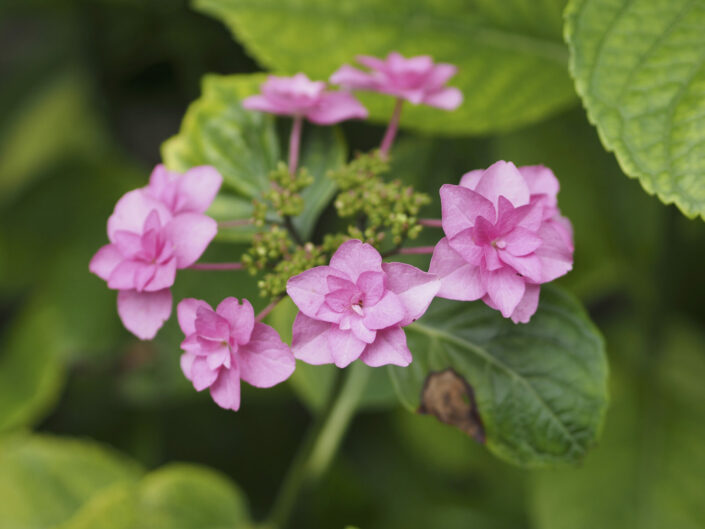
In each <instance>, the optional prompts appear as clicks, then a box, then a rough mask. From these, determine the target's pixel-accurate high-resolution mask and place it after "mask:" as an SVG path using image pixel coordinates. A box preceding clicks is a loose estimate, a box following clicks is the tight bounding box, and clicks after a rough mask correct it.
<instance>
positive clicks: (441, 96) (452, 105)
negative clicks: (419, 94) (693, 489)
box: [423, 87, 463, 110]
mask: <svg viewBox="0 0 705 529" xmlns="http://www.w3.org/2000/svg"><path fill="white" fill-rule="evenodd" d="M462 102H463V93H462V92H461V91H460V90H458V89H457V88H453V87H448V88H444V89H442V90H439V91H438V92H433V93H432V94H429V95H426V96H425V97H424V98H423V103H424V104H426V105H429V106H432V107H436V108H442V109H443V110H455V109H456V108H458V107H459V106H460V104H461V103H462Z"/></svg>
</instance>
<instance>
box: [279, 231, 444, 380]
mask: <svg viewBox="0 0 705 529" xmlns="http://www.w3.org/2000/svg"><path fill="white" fill-rule="evenodd" d="M439 287H440V282H439V281H438V279H437V278H436V277H435V276H434V275H432V274H429V273H426V272H422V271H421V270H419V269H418V268H415V267H413V266H411V265H407V264H404V263H383V262H382V257H381V255H380V254H379V252H378V251H377V250H375V249H374V248H373V247H372V246H370V245H369V244H364V243H362V242H360V241H357V240H350V241H347V242H345V243H343V244H342V245H341V246H340V248H338V250H337V251H336V252H335V254H334V255H333V257H332V258H331V260H330V265H329V266H318V267H315V268H312V269H310V270H307V271H305V272H303V273H301V274H299V275H297V276H294V277H292V278H291V279H289V282H288V283H287V292H288V294H289V296H291V299H292V300H293V301H294V303H295V304H296V305H297V306H298V308H299V311H300V312H299V313H298V315H297V316H296V320H295V321H294V328H293V341H292V349H293V351H294V356H296V358H298V359H300V360H303V361H304V362H308V363H309V364H329V363H334V364H335V365H337V366H338V367H345V366H347V365H348V364H350V363H351V362H353V361H354V360H357V359H358V358H359V359H360V360H362V361H363V362H364V363H365V364H367V365H369V366H374V367H377V366H382V365H386V364H394V365H399V366H406V365H409V363H410V362H411V360H412V358H411V353H410V352H409V349H408V347H407V345H406V336H405V334H404V331H403V330H402V327H404V326H406V325H409V324H410V323H412V322H413V321H414V320H416V319H418V318H419V317H420V316H421V315H422V314H423V313H424V312H426V309H427V308H428V306H429V305H430V304H431V301H432V300H433V298H434V296H435V295H436V293H437V292H438V289H439Z"/></svg>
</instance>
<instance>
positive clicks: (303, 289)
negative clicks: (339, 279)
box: [286, 266, 331, 318]
mask: <svg viewBox="0 0 705 529" xmlns="http://www.w3.org/2000/svg"><path fill="white" fill-rule="evenodd" d="M329 275H331V269H330V267H328V266H316V267H315V268H310V269H309V270H306V271H305V272H301V273H300V274H299V275H296V276H294V277H292V278H290V279H289V281H287V283H286V292H287V294H289V296H290V297H291V300H292V301H293V302H294V304H295V305H296V306H297V307H298V308H299V310H300V311H301V312H303V313H304V314H306V316H309V317H310V318H316V316H317V314H318V311H319V309H320V308H321V306H322V305H323V304H324V303H325V301H326V294H328V291H329V288H328V276H329Z"/></svg>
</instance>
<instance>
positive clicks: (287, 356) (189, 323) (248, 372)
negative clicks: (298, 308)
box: [177, 298, 296, 411]
mask: <svg viewBox="0 0 705 529" xmlns="http://www.w3.org/2000/svg"><path fill="white" fill-rule="evenodd" d="M177 313H178V317H179V325H180V326H181V330H182V331H183V332H184V334H185V335H186V339H185V340H184V341H183V342H181V348H182V349H183V350H184V354H183V355H181V370H182V371H183V372H184V375H186V378H188V379H189V380H190V381H191V382H192V383H193V387H194V388H196V391H202V390H204V389H206V388H210V393H211V397H213V400H214V401H215V403H216V404H217V405H218V406H220V407H221V408H225V409H230V410H235V411H237V410H238V409H239V408H240V379H242V380H244V381H245V382H247V383H248V384H250V385H252V386H255V387H258V388H269V387H271V386H274V385H275V384H279V383H280V382H283V381H284V380H286V379H287V378H289V376H290V375H291V374H292V373H293V372H294V368H295V367H296V361H295V360H294V356H293V355H292V354H291V350H290V349H289V347H288V346H287V345H286V344H285V343H284V342H282V341H281V338H279V335H278V334H277V331H275V330H274V329H272V328H271V327H270V326H269V325H265V324H263V323H259V322H255V313H254V311H253V310H252V305H250V302H249V301H247V300H246V299H243V300H242V304H240V303H238V300H237V299H235V298H225V299H224V300H223V301H221V303H220V305H218V308H216V310H213V309H212V308H211V307H210V305H208V303H206V302H205V301H201V300H198V299H193V298H188V299H184V300H183V301H181V303H179V306H178V307H177Z"/></svg>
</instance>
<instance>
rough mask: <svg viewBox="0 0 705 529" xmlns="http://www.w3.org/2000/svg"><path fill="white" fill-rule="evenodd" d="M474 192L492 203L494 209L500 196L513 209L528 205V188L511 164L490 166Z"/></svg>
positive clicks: (501, 163)
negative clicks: (505, 199)
mask: <svg viewBox="0 0 705 529" xmlns="http://www.w3.org/2000/svg"><path fill="white" fill-rule="evenodd" d="M475 191H476V192H477V193H479V194H481V195H482V196H483V197H485V198H487V199H488V200H489V201H490V202H492V204H493V205H494V207H495V209H497V207H498V204H497V203H498V200H499V197H501V196H503V197H505V198H507V199H508V200H509V201H510V202H511V203H512V205H513V206H514V207H519V206H523V205H524V204H528V203H529V186H528V185H526V182H525V181H524V177H523V176H522V175H521V173H520V172H519V170H518V169H517V168H516V165H514V164H513V163H512V162H505V161H499V162H495V163H494V164H492V165H490V166H489V167H488V168H487V169H486V170H485V172H484V173H483V175H482V177H481V178H480V181H479V182H478V183H477V187H475ZM488 220H494V219H488Z"/></svg>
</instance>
